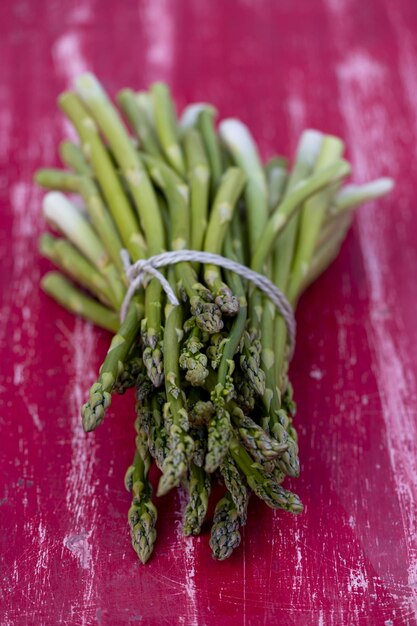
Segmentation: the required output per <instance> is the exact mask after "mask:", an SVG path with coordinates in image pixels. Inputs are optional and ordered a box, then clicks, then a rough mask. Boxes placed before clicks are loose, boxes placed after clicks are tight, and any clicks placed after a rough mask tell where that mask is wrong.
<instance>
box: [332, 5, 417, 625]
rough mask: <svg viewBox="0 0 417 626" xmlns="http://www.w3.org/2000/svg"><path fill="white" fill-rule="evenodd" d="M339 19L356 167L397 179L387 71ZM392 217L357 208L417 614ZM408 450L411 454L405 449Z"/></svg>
mask: <svg viewBox="0 0 417 626" xmlns="http://www.w3.org/2000/svg"><path fill="white" fill-rule="evenodd" d="M326 4H327V6H328V8H329V9H330V11H332V9H333V4H334V3H332V2H329V0H327V2H326ZM335 17H336V20H335V21H334V22H333V24H332V32H334V33H335V41H337V44H338V46H340V52H341V54H342V55H343V56H342V61H341V62H340V63H339V65H338V67H337V77H338V82H339V90H340V101H339V105H340V109H341V112H342V115H343V117H344V120H345V124H346V136H348V137H350V139H351V146H352V162H353V166H354V171H357V172H360V175H361V176H364V177H366V178H371V177H373V176H376V175H380V174H381V170H383V169H385V168H387V170H388V171H389V172H390V174H391V175H393V176H394V177H395V175H396V174H397V168H398V164H397V163H396V162H395V159H393V158H392V155H393V154H396V153H397V150H396V148H397V146H396V143H395V136H394V132H395V129H396V126H395V122H394V121H393V119H392V117H390V115H389V112H388V110H387V106H384V105H383V104H382V103H384V102H386V95H387V94H389V93H390V91H391V85H390V83H389V80H388V78H389V77H388V72H387V70H386V68H385V67H384V66H383V65H381V64H380V63H378V62H377V61H376V60H375V59H373V58H372V57H371V56H370V55H369V54H368V53H366V52H365V51H363V50H352V49H350V48H349V46H347V45H346V41H345V39H346V40H347V35H346V36H345V30H344V28H345V27H344V24H345V20H344V19H343V12H342V10H341V9H340V7H339V9H338V11H337V15H336V16H335ZM346 17H347V16H346ZM408 77H409V78H410V75H408ZM416 87H417V85H416ZM386 219H387V220H389V223H388V222H386V220H384V215H383V214H381V211H379V212H378V214H377V209H376V205H375V204H372V205H370V206H368V207H367V208H366V209H365V210H363V211H360V212H359V215H358V220H357V221H358V230H359V238H360V242H361V248H362V254H363V259H364V266H365V272H366V277H367V282H368V288H369V296H370V302H369V307H370V311H369V313H370V332H369V339H370V344H371V348H372V350H373V357H374V370H375V375H376V382H377V385H378V389H379V395H380V399H381V404H382V410H383V418H384V422H385V428H386V438H387V448H388V454H389V459H390V463H391V468H392V469H391V476H392V478H393V480H394V481H395V486H396V493H397V497H398V503H399V513H400V516H401V520H402V525H403V531H404V538H405V543H406V546H407V553H408V559H407V561H408V562H407V567H408V583H409V588H408V590H407V593H406V594H405V595H404V598H403V602H404V610H408V611H410V613H411V614H412V615H413V616H414V617H417V595H416V588H415V585H416V580H417V553H416V549H415V546H416V541H417V536H416V521H417V519H416V502H417V480H416V477H417V449H416V442H417V424H416V420H415V407H414V406H413V403H412V402H411V401H410V399H415V398H416V395H417V381H416V379H415V377H413V376H412V374H410V373H412V372H414V371H415V364H414V363H411V362H410V356H409V355H410V351H409V346H407V345H406V341H405V340H401V339H400V338H399V336H400V333H399V332H397V333H396V334H395V336H394V335H393V332H392V328H393V326H392V319H391V316H389V318H388V319H387V315H386V311H387V306H388V305H389V304H391V305H392V306H393V307H395V285H393V283H392V281H391V282H390V279H389V277H390V272H389V268H390V261H389V258H388V251H389V245H387V242H386V237H387V236H388V235H389V236H390V237H392V235H393V233H392V228H390V223H392V216H391V212H390V213H388V216H387V218H386ZM394 315H395V320H396V324H397V330H398V329H401V328H402V326H403V324H402V320H401V309H400V308H399V307H396V308H395V312H394ZM407 374H408V375H407ZM404 450H407V451H408V453H407V454H404Z"/></svg>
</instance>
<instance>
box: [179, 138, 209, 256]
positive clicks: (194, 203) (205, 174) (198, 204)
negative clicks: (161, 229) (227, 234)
mask: <svg viewBox="0 0 417 626" xmlns="http://www.w3.org/2000/svg"><path fill="white" fill-rule="evenodd" d="M184 150H185V156H186V161H187V170H188V179H189V186H190V209H191V235H190V247H191V249H192V250H202V245H203V240H204V233H205V232H206V228H207V213H208V198H209V190H210V168H209V162H208V159H207V156H206V153H205V151H204V145H203V142H202V140H201V137H200V134H199V132H198V131H197V130H195V129H193V128H190V129H189V130H187V131H186V132H185V134H184Z"/></svg>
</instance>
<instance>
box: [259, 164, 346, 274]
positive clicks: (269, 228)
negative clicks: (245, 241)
mask: <svg viewBox="0 0 417 626" xmlns="http://www.w3.org/2000/svg"><path fill="white" fill-rule="evenodd" d="M350 171H351V168H350V165H349V163H347V161H344V160H342V159H339V160H337V161H335V162H334V163H333V164H332V165H330V166H329V167H326V168H325V169H323V170H320V171H319V172H317V173H316V174H313V175H312V176H310V177H309V178H308V179H307V180H305V181H302V182H300V183H298V185H296V187H295V188H294V190H293V191H292V193H290V194H289V195H288V196H287V198H286V199H285V200H284V201H283V202H282V203H281V204H280V205H279V206H278V208H277V209H276V211H275V212H274V213H273V214H272V216H271V217H270V218H269V220H268V222H267V225H266V227H265V229H264V231H263V233H262V235H261V237H260V239H259V243H258V247H257V250H256V252H255V254H254V256H253V258H252V263H251V266H252V269H254V270H255V271H258V272H261V271H262V269H263V264H264V262H265V260H266V258H267V257H268V255H269V254H270V251H271V248H272V246H273V244H274V243H275V240H276V238H277V237H278V235H279V234H280V233H281V232H282V231H283V229H284V228H285V226H286V225H287V224H288V222H289V220H290V219H291V218H292V216H293V215H294V214H295V212H296V211H297V209H299V208H300V207H301V206H302V204H303V202H304V201H305V200H307V199H308V198H309V197H310V196H313V195H314V194H316V193H317V192H318V191H320V190H321V189H323V188H324V187H326V186H328V185H330V184H332V183H336V182H338V181H339V180H341V179H343V178H345V177H346V176H348V174H350Z"/></svg>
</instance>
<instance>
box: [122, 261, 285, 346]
mask: <svg viewBox="0 0 417 626" xmlns="http://www.w3.org/2000/svg"><path fill="white" fill-rule="evenodd" d="M121 257H122V261H123V266H124V269H125V272H126V277H127V280H128V282H129V287H128V289H127V292H126V295H125V297H124V300H123V303H122V306H121V309H120V320H121V321H122V322H124V320H125V318H126V314H127V310H128V308H129V304H130V301H131V299H132V297H133V295H134V294H135V293H136V291H138V289H140V288H141V287H143V285H144V282H145V279H146V277H147V275H148V276H152V277H153V278H157V279H158V280H159V282H160V283H161V286H162V288H163V290H164V291H165V293H166V295H167V297H168V300H169V301H170V303H171V304H172V305H173V306H178V305H179V301H178V298H177V296H176V295H175V293H174V291H173V289H172V287H171V285H170V284H169V282H168V281H167V279H166V278H165V276H164V275H163V274H161V272H158V269H157V268H158V267H165V266H167V265H174V264H176V263H182V262H191V263H194V262H195V263H205V264H209V265H216V266H218V267H222V268H223V269H226V270H230V271H232V272H234V273H235V274H238V275H239V276H242V277H243V278H245V279H246V280H249V281H250V282H251V283H253V284H254V285H256V287H258V289H260V290H261V291H262V292H263V293H264V294H266V295H267V296H268V298H269V299H270V300H271V302H272V303H273V304H274V305H275V306H276V308H277V309H278V311H279V312H280V313H281V315H282V317H283V319H284V322H285V325H286V327H287V333H288V340H289V344H290V351H291V355H292V353H293V350H294V346H295V333H296V323H295V318H294V312H293V310H292V307H291V305H290V303H289V302H288V300H287V298H286V297H285V296H284V294H283V293H282V291H281V290H280V289H278V287H277V286H276V285H274V283H273V282H272V281H270V280H269V278H267V277H266V276H263V274H259V273H258V272H255V271H254V270H251V269H250V268H249V267H246V266H245V265H241V264H240V263H237V262H236V261H232V259H228V258H227V257H224V256H221V255H220V254H213V253H211V252H201V251H198V250H171V251H169V252H162V253H161V254H156V255H155V256H151V257H149V258H147V259H140V260H139V261H136V262H135V263H133V264H132V263H131V262H130V257H129V253H128V251H127V250H122V251H121Z"/></svg>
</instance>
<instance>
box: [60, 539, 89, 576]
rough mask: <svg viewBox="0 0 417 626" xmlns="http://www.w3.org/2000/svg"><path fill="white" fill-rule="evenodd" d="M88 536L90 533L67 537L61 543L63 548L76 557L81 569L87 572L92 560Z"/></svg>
mask: <svg viewBox="0 0 417 626" xmlns="http://www.w3.org/2000/svg"><path fill="white" fill-rule="evenodd" d="M90 536H91V531H90V532H88V533H81V534H80V535H68V536H66V537H64V541H63V544H64V546H65V548H68V550H69V551H70V552H72V553H73V554H74V555H75V556H76V557H77V559H78V561H79V563H80V565H81V567H82V568H83V569H87V570H88V569H90V566H91V558H92V555H91V545H90V543H89V539H90Z"/></svg>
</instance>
